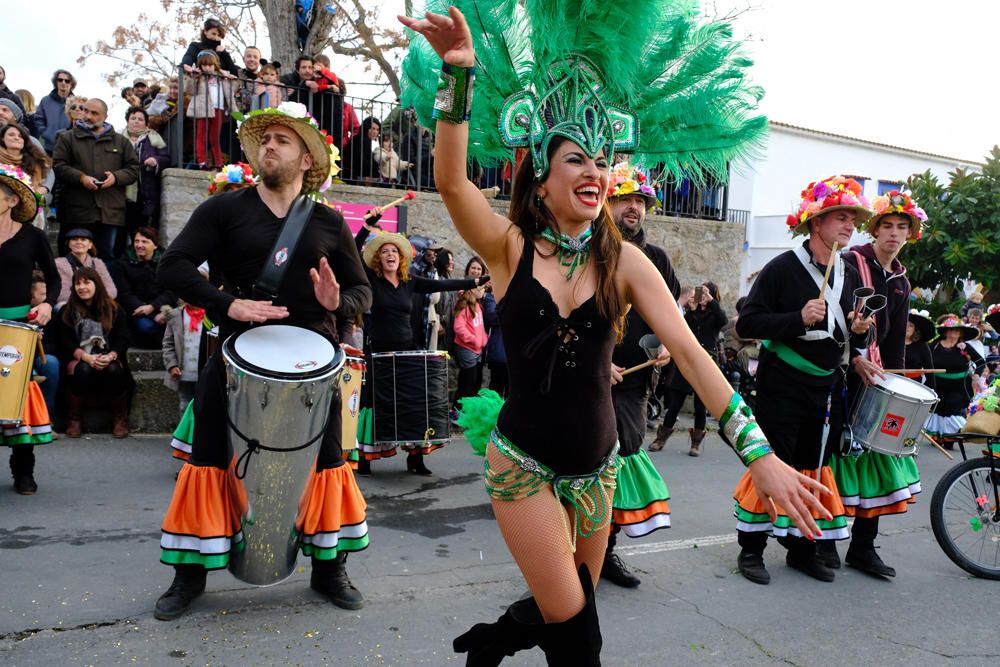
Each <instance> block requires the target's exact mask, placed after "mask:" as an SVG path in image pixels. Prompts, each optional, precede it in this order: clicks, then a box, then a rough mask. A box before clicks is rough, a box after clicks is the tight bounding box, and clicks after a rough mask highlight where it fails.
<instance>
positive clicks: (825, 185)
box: [785, 176, 872, 236]
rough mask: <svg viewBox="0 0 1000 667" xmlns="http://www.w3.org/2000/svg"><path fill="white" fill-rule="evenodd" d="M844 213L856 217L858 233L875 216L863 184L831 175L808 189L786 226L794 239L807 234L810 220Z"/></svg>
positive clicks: (803, 193) (803, 192)
mask: <svg viewBox="0 0 1000 667" xmlns="http://www.w3.org/2000/svg"><path fill="white" fill-rule="evenodd" d="M841 210H848V211H854V212H855V213H856V214H857V217H856V219H855V226H856V227H857V228H858V229H859V230H860V229H861V227H862V226H863V225H864V223H866V222H867V221H868V219H869V218H870V217H871V215H872V212H871V209H869V208H868V200H867V199H865V197H864V195H863V194H862V187H861V184H860V183H858V182H857V181H856V180H854V179H853V178H849V177H847V176H831V177H830V178H827V179H824V180H822V181H816V182H814V183H810V184H809V185H807V186H806V188H805V190H803V191H802V201H801V202H799V208H798V211H796V212H795V213H793V214H791V215H789V216H788V219H787V220H786V221H785V224H787V225H788V229H789V230H791V232H792V236H798V235H799V234H802V235H807V234H808V233H809V221H810V220H812V219H813V218H815V217H816V216H819V215H823V214H824V213H830V212H831V211H841Z"/></svg>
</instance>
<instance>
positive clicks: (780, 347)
mask: <svg viewBox="0 0 1000 667" xmlns="http://www.w3.org/2000/svg"><path fill="white" fill-rule="evenodd" d="M761 344H762V345H763V346H764V347H766V348H767V349H768V351H770V352H773V353H774V354H776V355H777V356H778V358H779V359H781V360H782V361H784V362H785V363H786V364H788V365H789V366H791V367H792V368H794V369H795V370H797V371H802V372H803V373H805V374H806V375H815V376H817V377H827V376H830V375H833V371H832V370H827V369H825V368H820V367H819V366H817V365H816V364H814V363H813V362H811V361H809V360H808V359H806V358H805V357H803V356H802V355H801V354H799V353H798V352H796V351H795V350H793V349H792V348H790V347H788V346H787V345H785V344H784V343H782V342H781V341H780V340H762V341H761Z"/></svg>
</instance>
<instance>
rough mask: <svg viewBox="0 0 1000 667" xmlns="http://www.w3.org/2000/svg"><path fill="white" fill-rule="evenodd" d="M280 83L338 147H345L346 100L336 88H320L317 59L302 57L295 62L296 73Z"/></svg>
mask: <svg viewBox="0 0 1000 667" xmlns="http://www.w3.org/2000/svg"><path fill="white" fill-rule="evenodd" d="M280 81H281V83H283V84H284V85H286V86H290V89H289V90H288V91H287V92H288V97H287V99H289V100H291V101H292V102H300V103H302V104H305V105H306V108H307V109H309V113H310V114H312V117H313V118H315V119H316V122H317V123H319V126H320V127H321V128H322V129H324V130H325V131H326V133H327V134H329V135H330V136H331V137H333V142H334V145H335V146H342V145H343V141H342V138H343V134H344V96H343V95H341V94H340V89H338V88H336V87H324V86H322V85H320V82H318V81H317V80H316V69H315V63H314V62H313V59H312V58H310V57H309V56H299V57H298V58H296V59H295V71H294V72H289V73H288V74H285V75H284V76H282V77H281V79H280Z"/></svg>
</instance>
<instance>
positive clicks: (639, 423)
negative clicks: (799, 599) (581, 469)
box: [601, 163, 681, 588]
mask: <svg viewBox="0 0 1000 667" xmlns="http://www.w3.org/2000/svg"><path fill="white" fill-rule="evenodd" d="M645 181H646V176H645V175H644V174H643V173H642V172H640V171H639V170H638V169H632V168H631V167H629V166H628V165H627V164H624V163H623V164H620V165H618V166H617V167H615V170H614V172H613V173H612V191H611V194H610V195H609V196H608V205H609V206H610V208H611V216H612V217H613V218H614V220H615V224H617V225H618V229H619V230H621V233H622V236H623V237H624V238H625V239H626V240H627V241H630V242H632V243H634V244H635V245H637V246H639V248H641V249H642V251H643V253H645V255H646V257H648V258H649V259H650V260H651V261H652V262H653V264H654V265H655V266H656V268H657V269H658V270H659V272H660V275H661V276H663V280H664V281H665V282H666V283H667V287H668V288H669V289H670V292H671V294H673V295H674V298H675V299H676V298H677V295H678V294H680V291H681V286H680V283H679V282H678V280H677V276H675V275H674V270H673V267H671V266H670V260H669V259H668V258H667V253H666V252H664V251H663V248H660V247H658V246H655V245H653V244H652V243H649V242H647V241H646V230H645V229H643V222H644V221H645V220H646V211H647V210H648V209H650V208H652V207H653V206H654V205H655V204H656V193H655V192H654V191H653V189H652V188H651V187H650V186H648V185H645ZM652 333H653V330H652V329H650V328H649V325H648V324H646V322H644V321H643V319H642V318H641V317H639V314H638V313H637V312H636V310H635V309H634V308H633V309H632V310H630V311H629V313H628V315H626V318H625V337H624V338H623V339H622V342H621V343H620V344H619V345H618V346H616V347H615V350H614V353H613V355H612V357H611V362H612V364H613V368H612V381H613V382H614V383H615V385H614V387H613V388H612V390H611V401H612V403H613V404H614V408H615V422H616V426H617V429H618V442H619V445H620V449H619V451H618V454H619V456H621V461H622V467H621V469H620V470H619V471H618V486H617V488H616V489H615V497H614V501H613V506H614V519H613V521H612V525H611V534H610V535H609V537H608V549H607V551H606V552H605V554H604V566H603V567H602V568H601V576H602V577H603V578H605V579H607V580H608V581H610V582H612V583H615V584H617V585H619V586H622V587H624V588H635V587H636V586H638V585H639V578H638V577H637V576H635V575H634V574H633V573H632V572H630V571H629V569H628V568H627V567H626V565H625V563H623V562H622V560H621V558H620V557H619V556H618V555H617V554H615V553H613V552H614V548H615V541H616V538H617V535H618V533H619V532H620V531H622V530H624V531H625V534H626V535H628V536H629V537H642V536H643V535H648V534H649V533H651V532H653V531H654V530H656V529H658V528H669V527H670V508H669V507H668V505H667V500H668V499H669V498H670V494H669V493H668V491H667V485H666V484H665V483H664V481H663V478H662V477H660V475H659V473H658V472H657V471H656V468H655V467H653V464H652V462H651V461H650V460H649V455H648V454H646V452H645V451H644V450H643V449H642V439H643V436H645V434H646V401H647V399H648V398H649V390H650V383H651V381H652V377H653V369H652V368H651V367H646V368H643V369H641V370H639V371H636V372H634V373H629V374H628V375H626V376H624V377H623V376H622V375H621V371H623V370H625V369H627V368H630V367H632V366H636V365H639V364H641V363H643V362H645V361H647V360H648V357H647V355H646V352H645V351H644V350H643V349H642V348H641V347H640V341H641V340H642V338H643V337H644V336H646V335H649V334H652ZM646 340H647V342H648V340H649V339H646ZM657 347H658V348H659V350H660V362H658V363H660V364H663V363H666V362H667V360H668V359H669V358H670V357H669V355H668V354H667V353H666V350H664V349H663V348H662V346H659V345H657ZM626 490H627V491H626Z"/></svg>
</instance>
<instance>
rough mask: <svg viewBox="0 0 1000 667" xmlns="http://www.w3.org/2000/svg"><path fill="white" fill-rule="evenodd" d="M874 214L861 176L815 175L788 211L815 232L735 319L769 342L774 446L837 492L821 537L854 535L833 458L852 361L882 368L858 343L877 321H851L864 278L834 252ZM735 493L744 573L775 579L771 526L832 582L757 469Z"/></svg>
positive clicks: (763, 384) (762, 409)
mask: <svg viewBox="0 0 1000 667" xmlns="http://www.w3.org/2000/svg"><path fill="white" fill-rule="evenodd" d="M869 217H871V211H870V210H869V209H868V203H867V201H865V199H864V197H862V196H861V187H860V185H859V184H858V183H857V182H856V181H854V179H849V178H844V177H840V176H838V177H832V178H829V179H827V180H826V181H822V182H819V183H810V184H809V186H807V187H806V189H805V190H803V200H802V203H801V204H800V207H799V211H798V213H797V214H795V215H790V216H789V217H788V226H789V229H790V231H791V232H792V234H793V235H795V234H807V235H808V238H807V239H806V241H804V242H803V243H802V245H801V246H798V247H796V248H795V249H794V250H788V251H786V252H784V253H782V254H780V255H778V256H777V257H775V258H774V259H773V260H771V261H770V262H768V263H767V265H765V266H764V268H763V269H762V270H761V272H760V275H758V277H757V280H756V281H755V282H754V285H753V288H752V289H751V290H750V294H749V296H748V297H747V301H746V303H745V304H744V306H743V309H742V310H741V311H740V317H739V319H738V320H737V322H736V332H737V333H738V334H739V335H740V336H742V337H743V338H757V339H760V340H761V341H762V346H763V349H761V352H760V363H759V365H758V367H757V408H756V416H757V420H758V423H759V424H760V427H761V429H763V431H764V434H765V435H766V436H767V440H768V442H769V443H770V444H771V447H773V448H774V453H775V454H777V455H778V457H779V458H781V460H782V461H784V462H785V463H787V464H789V465H790V466H792V467H793V468H795V469H796V470H798V471H800V472H802V473H803V474H805V475H807V476H810V477H813V478H814V479H819V480H820V481H821V482H822V483H823V484H824V485H826V487H827V488H828V489H829V490H830V494H829V495H827V494H824V495H823V496H822V497H821V498H820V500H821V501H822V502H823V505H824V506H825V507H826V508H827V510H828V511H829V512H830V514H831V515H832V516H833V518H832V519H831V520H824V519H817V524H818V525H819V527H820V529H821V530H822V534H821V535H820V536H819V537H818V539H819V540H842V539H845V538H846V537H847V536H848V531H847V519H846V516H845V512H844V506H843V503H842V502H841V500H840V495H839V494H838V493H837V489H836V484H835V483H834V480H833V473H832V472H831V471H830V467H829V465H828V464H827V462H828V461H829V458H830V455H831V454H832V452H833V451H834V450H835V449H837V448H838V447H839V443H840V439H841V432H842V429H843V423H844V418H845V414H846V403H847V395H846V387H845V382H844V378H845V375H846V371H847V366H848V364H849V363H850V364H851V365H853V366H854V369H855V370H856V371H857V372H858V373H859V374H860V375H861V376H862V377H863V378H867V379H869V380H870V379H871V378H872V377H874V375H876V374H877V372H878V371H877V369H876V368H875V367H873V365H872V364H871V363H870V362H869V361H867V360H866V359H865V358H864V357H863V356H860V355H859V354H858V351H857V348H858V347H859V346H860V345H863V343H864V335H865V334H867V331H868V328H869V327H870V326H871V320H870V319H867V320H864V319H852V313H851V310H852V307H853V300H854V298H853V293H854V290H855V289H856V288H857V287H859V286H860V279H859V277H858V274H857V272H856V271H855V270H854V269H853V268H852V267H850V266H847V265H845V263H844V261H843V260H842V259H841V258H840V257H839V255H837V254H835V253H834V252H833V250H834V246H838V247H844V246H845V245H847V243H849V242H850V239H851V234H852V233H853V232H854V230H855V229H856V227H857V226H860V225H861V224H862V223H864V222H865V221H867V220H868V218H869ZM831 262H832V263H833V266H831V267H830V270H829V271H828V270H827V265H828V264H829V263H831ZM827 275H828V276H829V278H828V279H826V278H825V276H827ZM733 495H734V497H735V498H736V501H737V505H736V517H737V531H738V537H739V544H740V547H742V550H741V551H740V555H739V559H738V561H737V564H738V567H739V570H740V572H741V573H742V574H743V576H744V577H746V578H747V579H748V580H750V581H752V582H754V583H758V584H767V583H769V582H770V579H771V577H770V574H769V573H768V572H767V569H766V568H765V567H764V559H763V555H764V548H765V547H766V545H767V537H768V535H769V534H771V535H774V536H776V537H777V538H778V541H779V542H780V543H781V544H782V546H784V547H785V548H786V549H787V550H788V554H787V556H786V559H785V561H786V563H787V564H788V566H789V567H792V568H795V569H797V570H800V571H802V572H804V573H805V574H807V575H809V576H811V577H813V578H814V579H818V580H820V581H828V582H829V581H833V579H834V572H833V570H832V569H830V568H829V567H827V566H826V565H825V564H824V562H823V561H822V559H821V557H820V556H819V555H818V554H817V550H816V544H815V542H813V541H811V540H810V539H806V537H805V536H804V535H803V533H802V532H801V531H800V530H799V528H798V527H797V526H796V525H795V524H794V523H792V522H791V521H790V520H789V519H788V517H787V516H784V515H783V514H782V513H781V511H780V508H779V512H778V517H777V520H776V521H774V522H773V523H772V522H771V520H770V518H769V516H768V509H767V508H765V507H764V506H763V504H762V503H761V501H760V500H759V499H758V498H757V494H756V491H755V490H754V488H753V484H752V482H751V481H750V479H749V475H745V476H744V478H743V479H742V480H741V481H740V483H739V485H738V486H737V488H736V491H735V492H734V494H733Z"/></svg>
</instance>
